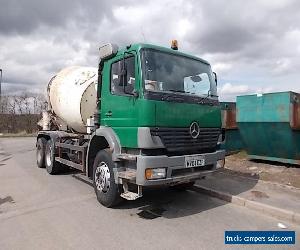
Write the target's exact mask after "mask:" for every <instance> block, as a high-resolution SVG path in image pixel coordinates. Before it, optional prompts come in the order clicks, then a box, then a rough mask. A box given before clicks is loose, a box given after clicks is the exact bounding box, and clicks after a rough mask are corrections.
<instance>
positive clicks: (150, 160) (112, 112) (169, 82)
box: [37, 44, 225, 207]
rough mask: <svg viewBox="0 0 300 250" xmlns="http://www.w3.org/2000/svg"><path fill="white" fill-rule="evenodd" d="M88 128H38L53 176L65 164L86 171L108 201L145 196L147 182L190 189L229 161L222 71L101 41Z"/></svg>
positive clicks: (152, 49)
mask: <svg viewBox="0 0 300 250" xmlns="http://www.w3.org/2000/svg"><path fill="white" fill-rule="evenodd" d="M89 126H90V133H87V134H78V133H72V131H58V130H51V131H45V130H42V131H40V132H39V134H38V138H37V139H38V140H37V159H38V165H39V166H40V167H42V166H46V168H47V171H48V172H49V173H50V174H52V173H56V172H57V170H58V169H59V168H60V166H61V165H62V164H63V165H67V166H70V167H73V168H77V169H80V170H81V171H83V172H84V173H85V174H86V176H87V177H88V178H90V179H91V180H92V181H93V185H94V189H95V192H96V195H97V199H98V200H99V202H100V203H101V204H103V205H104V206H107V207H111V206H114V205H116V204H118V203H119V202H120V201H121V200H122V199H121V197H122V198H124V199H127V200H134V199H137V198H139V197H141V196H142V188H143V187H144V186H166V185H167V186H175V187H178V188H186V187H189V186H191V185H193V183H194V182H195V181H196V180H197V179H201V178H203V176H205V175H207V174H209V173H211V172H213V171H216V170H218V169H220V168H222V167H223V166H224V158H225V151H224V150H222V149H220V146H221V144H222V143H223V141H224V133H222V129H221V109H220V104H219V101H218V96H217V79H216V74H214V73H213V72H212V70H211V67H210V64H209V63H208V62H207V61H205V60H203V59H200V58H198V57H195V56H192V55H189V54H185V53H182V52H179V51H178V50H174V49H170V48H164V47H159V46H154V45H149V44H134V45H130V46H127V47H126V48H124V49H121V50H119V49H118V48H117V46H115V45H112V44H107V45H105V46H102V47H100V63H99V70H98V85H97V110H96V112H95V115H94V118H93V123H92V125H89ZM66 138H67V139H66Z"/></svg>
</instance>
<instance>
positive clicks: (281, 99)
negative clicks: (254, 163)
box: [237, 92, 300, 165]
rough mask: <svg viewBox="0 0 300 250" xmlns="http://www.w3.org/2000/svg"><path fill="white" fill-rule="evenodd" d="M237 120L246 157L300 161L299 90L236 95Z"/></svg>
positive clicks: (291, 162)
mask: <svg viewBox="0 0 300 250" xmlns="http://www.w3.org/2000/svg"><path fill="white" fill-rule="evenodd" d="M237 124H238V127H239V129H240V133H241V136H242V138H243V141H244V143H245V146H246V150H247V153H248V155H249V158H252V159H262V160H270V161H278V162H283V163H290V164H299V165H300V94H299V93H294V92H279V93H268V94H263V95H245V96H238V97H237Z"/></svg>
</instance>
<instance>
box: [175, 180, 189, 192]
mask: <svg viewBox="0 0 300 250" xmlns="http://www.w3.org/2000/svg"><path fill="white" fill-rule="evenodd" d="M194 184H195V182H194V181H192V182H187V183H181V184H178V185H175V186H171V187H170V188H171V189H173V190H176V191H185V190H187V189H190V188H192V187H193V186H194Z"/></svg>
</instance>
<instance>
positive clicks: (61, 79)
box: [48, 66, 98, 133]
mask: <svg viewBox="0 0 300 250" xmlns="http://www.w3.org/2000/svg"><path fill="white" fill-rule="evenodd" d="M97 81H98V71H97V68H93V67H79V66H73V67H68V68H65V69H63V70H61V71H60V72H59V73H58V74H57V75H56V76H55V77H54V78H53V79H52V80H51V81H50V82H49V85H48V95H49V101H50V105H51V109H52V112H54V114H55V115H56V116H57V117H59V118H60V119H61V120H63V121H64V122H65V123H66V124H67V125H68V126H69V127H70V128H72V129H73V130H75V131H77V132H80V133H85V132H86V127H85V125H86V122H87V119H88V118H90V117H91V116H93V114H94V112H95V110H96V101H97V90H96V89H97Z"/></svg>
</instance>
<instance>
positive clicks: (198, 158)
mask: <svg viewBox="0 0 300 250" xmlns="http://www.w3.org/2000/svg"><path fill="white" fill-rule="evenodd" d="M204 165H205V159H204V157H203V156H202V155H194V156H186V157H185V167H186V168H193V167H202V166H204Z"/></svg>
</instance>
